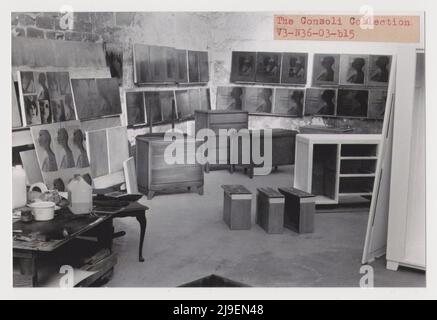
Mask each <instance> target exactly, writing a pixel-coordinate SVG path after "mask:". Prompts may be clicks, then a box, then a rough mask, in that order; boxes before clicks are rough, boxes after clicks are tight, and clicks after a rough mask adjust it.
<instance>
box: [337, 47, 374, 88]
mask: <svg viewBox="0 0 437 320" xmlns="http://www.w3.org/2000/svg"><path fill="white" fill-rule="evenodd" d="M368 70H369V56H367V55H352V54H344V55H343V54H342V55H341V56H340V77H339V78H340V84H341V85H349V86H360V85H361V86H364V85H366V84H367V76H368Z"/></svg>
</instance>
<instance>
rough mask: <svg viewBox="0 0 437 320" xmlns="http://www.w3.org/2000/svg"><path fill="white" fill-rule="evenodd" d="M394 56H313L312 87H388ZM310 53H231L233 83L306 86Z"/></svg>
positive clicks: (231, 79)
mask: <svg viewBox="0 0 437 320" xmlns="http://www.w3.org/2000/svg"><path fill="white" fill-rule="evenodd" d="M390 66H391V56H388V55H364V54H363V55H362V54H314V57H313V69H312V82H311V84H312V86H337V85H343V86H371V87H386V86H388V81H389V74H390ZM308 74H309V73H308V53H292V52H286V53H280V52H246V51H244V52H243V51H233V52H232V66H231V78H230V81H231V82H234V83H263V84H283V85H306V84H307V77H308Z"/></svg>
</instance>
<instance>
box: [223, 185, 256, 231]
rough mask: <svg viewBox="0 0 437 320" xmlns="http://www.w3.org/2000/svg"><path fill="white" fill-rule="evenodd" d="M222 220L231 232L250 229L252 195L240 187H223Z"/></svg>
mask: <svg viewBox="0 0 437 320" xmlns="http://www.w3.org/2000/svg"><path fill="white" fill-rule="evenodd" d="M222 188H223V190H224V202H223V220H224V221H225V223H226V224H227V225H228V226H229V228H230V229H231V230H249V229H250V227H251V220H252V219H251V212H252V193H251V192H250V191H249V190H247V189H246V187H244V186H242V185H223V186H222Z"/></svg>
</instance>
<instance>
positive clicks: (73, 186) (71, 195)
mask: <svg viewBox="0 0 437 320" xmlns="http://www.w3.org/2000/svg"><path fill="white" fill-rule="evenodd" d="M67 191H68V201H69V202H70V204H69V206H68V208H69V209H70V211H71V212H72V213H74V214H86V213H90V212H91V210H92V209H93V188H92V187H91V186H90V185H89V184H88V183H86V181H85V180H84V179H83V178H82V177H81V176H80V175H79V174H75V175H74V178H73V179H72V180H71V181H70V183H69V184H68V185H67Z"/></svg>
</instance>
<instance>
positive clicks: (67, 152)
mask: <svg viewBox="0 0 437 320" xmlns="http://www.w3.org/2000/svg"><path fill="white" fill-rule="evenodd" d="M31 135H32V139H33V141H34V145H35V150H36V155H37V159H38V163H39V167H40V169H41V173H42V176H43V180H44V183H45V184H46V185H47V187H48V188H49V189H53V188H55V189H56V190H59V191H65V187H66V186H67V185H68V183H69V182H70V180H71V179H72V178H73V177H74V175H75V174H80V175H85V174H90V164H89V159H88V154H87V151H86V148H85V134H84V132H83V131H82V129H81V126H80V122H79V121H77V120H74V121H65V122H61V123H56V124H45V125H41V126H34V127H32V128H31Z"/></svg>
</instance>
